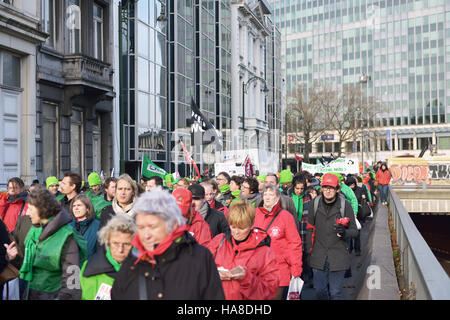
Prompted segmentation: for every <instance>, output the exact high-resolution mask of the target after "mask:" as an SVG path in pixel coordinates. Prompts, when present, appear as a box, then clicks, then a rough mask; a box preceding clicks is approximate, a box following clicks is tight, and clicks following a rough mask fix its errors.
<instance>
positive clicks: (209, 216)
mask: <svg viewBox="0 0 450 320" xmlns="http://www.w3.org/2000/svg"><path fill="white" fill-rule="evenodd" d="M211 189H212V187H211ZM188 190H189V191H190V192H191V193H192V203H194V205H195V210H196V211H197V212H198V213H200V214H201V215H202V216H203V219H205V221H206V222H207V223H208V224H209V227H210V228H211V235H212V237H213V238H214V237H215V236H217V235H218V234H221V233H225V234H228V232H229V231H230V227H229V226H228V221H227V219H226V218H225V216H224V214H223V213H221V212H219V211H218V210H216V209H212V208H211V207H210V205H209V203H208V202H207V201H206V200H205V188H204V187H203V186H202V185H200V184H193V185H191V186H189V188H188Z"/></svg>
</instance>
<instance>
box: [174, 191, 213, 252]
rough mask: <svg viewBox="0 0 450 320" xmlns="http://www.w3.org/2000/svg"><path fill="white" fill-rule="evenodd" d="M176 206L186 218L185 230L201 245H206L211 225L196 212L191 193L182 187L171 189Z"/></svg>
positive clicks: (209, 237)
mask: <svg viewBox="0 0 450 320" xmlns="http://www.w3.org/2000/svg"><path fill="white" fill-rule="evenodd" d="M172 196H173V197H174V198H175V200H176V202H177V205H178V207H179V208H180V210H181V213H182V214H183V217H185V218H186V226H187V230H188V231H189V232H190V233H191V235H192V236H193V237H194V238H195V240H197V242H198V243H199V244H201V245H206V244H207V243H208V242H209V241H210V240H211V239H212V235H211V227H210V226H209V224H208V223H207V222H206V221H205V219H204V218H203V216H202V215H201V214H200V213H198V212H197V211H196V210H195V208H194V206H193V204H192V193H191V192H190V191H189V190H187V189H184V188H178V189H176V190H174V191H173V193H172Z"/></svg>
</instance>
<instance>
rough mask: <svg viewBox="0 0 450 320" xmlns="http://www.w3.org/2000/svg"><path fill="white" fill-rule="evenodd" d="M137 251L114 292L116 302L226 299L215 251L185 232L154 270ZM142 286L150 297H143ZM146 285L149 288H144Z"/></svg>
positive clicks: (112, 297)
mask: <svg viewBox="0 0 450 320" xmlns="http://www.w3.org/2000/svg"><path fill="white" fill-rule="evenodd" d="M136 260H137V257H136V256H135V252H133V254H132V255H130V256H129V257H128V258H126V259H125V261H124V262H123V264H122V267H121V268H120V271H119V272H118V274H117V277H116V280H115V282H114V284H113V287H112V290H111V299H112V300H141V299H147V300H223V299H225V294H224V292H223V288H222V282H221V280H220V277H219V272H218V271H217V267H216V263H215V262H214V259H213V256H212V255H211V252H210V251H209V250H208V249H207V248H205V247H203V246H201V245H199V244H198V243H197V241H195V239H194V238H193V237H192V236H191V235H190V234H189V232H187V231H186V232H184V234H183V235H182V236H181V241H179V242H177V241H174V242H173V243H172V245H171V246H170V247H169V248H168V249H167V250H166V251H165V252H164V253H163V254H161V255H159V256H155V260H156V265H155V266H154V267H153V266H152V265H151V264H150V263H149V262H147V261H143V260H141V261H139V262H138V263H137V264H136V265H135V262H136ZM140 280H141V281H140ZM140 284H141V288H146V290H145V289H143V292H146V297H143V296H140ZM142 284H145V286H142Z"/></svg>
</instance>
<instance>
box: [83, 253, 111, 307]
mask: <svg viewBox="0 0 450 320" xmlns="http://www.w3.org/2000/svg"><path fill="white" fill-rule="evenodd" d="M86 265H87V261H86V262H85V263H84V264H83V267H82V268H81V272H80V282H81V290H82V294H81V300H94V299H95V297H96V296H97V293H98V291H99V289H100V287H101V286H102V284H104V285H107V286H110V287H112V285H113V284H114V279H113V278H111V277H110V276H108V275H106V273H100V274H96V275H94V276H90V277H84V276H83V274H84V270H85V269H86Z"/></svg>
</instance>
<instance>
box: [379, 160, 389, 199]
mask: <svg viewBox="0 0 450 320" xmlns="http://www.w3.org/2000/svg"><path fill="white" fill-rule="evenodd" d="M375 178H376V179H377V181H378V186H379V189H380V198H381V204H383V205H387V197H388V192H389V182H390V181H391V172H390V171H389V170H388V167H387V165H386V163H383V164H382V165H381V169H380V170H378V171H377V174H376V175H375Z"/></svg>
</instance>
